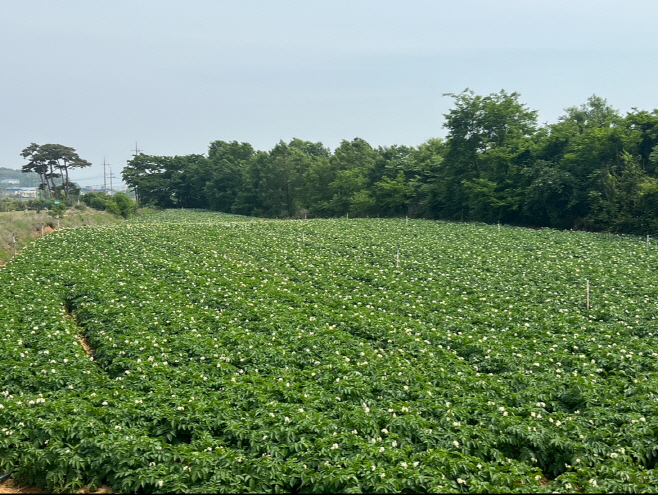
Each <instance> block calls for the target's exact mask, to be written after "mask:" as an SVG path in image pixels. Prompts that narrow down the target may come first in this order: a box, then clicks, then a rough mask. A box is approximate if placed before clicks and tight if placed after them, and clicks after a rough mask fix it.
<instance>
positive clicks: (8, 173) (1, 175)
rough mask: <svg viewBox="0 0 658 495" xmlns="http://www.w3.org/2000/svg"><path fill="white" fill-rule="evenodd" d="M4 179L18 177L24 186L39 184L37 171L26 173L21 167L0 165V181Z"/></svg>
mask: <svg viewBox="0 0 658 495" xmlns="http://www.w3.org/2000/svg"><path fill="white" fill-rule="evenodd" d="M4 179H18V180H20V181H21V184H20V185H21V186H22V187H33V186H38V185H39V176H38V175H37V174H35V173H29V174H24V173H23V172H21V170H20V169H15V168H6V167H0V181H2V180H4Z"/></svg>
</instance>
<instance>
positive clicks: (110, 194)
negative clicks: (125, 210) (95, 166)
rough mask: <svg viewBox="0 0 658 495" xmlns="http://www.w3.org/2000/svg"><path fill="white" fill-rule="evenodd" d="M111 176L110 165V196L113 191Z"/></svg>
mask: <svg viewBox="0 0 658 495" xmlns="http://www.w3.org/2000/svg"><path fill="white" fill-rule="evenodd" d="M108 167H109V165H108ZM112 177H113V174H112V167H110V196H112V195H114V192H113V191H112Z"/></svg>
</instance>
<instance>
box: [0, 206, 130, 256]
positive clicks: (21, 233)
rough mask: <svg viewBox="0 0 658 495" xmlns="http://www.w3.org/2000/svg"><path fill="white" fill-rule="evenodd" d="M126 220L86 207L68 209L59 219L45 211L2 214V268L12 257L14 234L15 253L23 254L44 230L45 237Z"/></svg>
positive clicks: (0, 228)
mask: <svg viewBox="0 0 658 495" xmlns="http://www.w3.org/2000/svg"><path fill="white" fill-rule="evenodd" d="M122 221H123V219H122V218H121V217H118V216H116V215H112V214H111V213H108V212H105V211H96V210H94V209H92V208H87V209H85V211H79V210H73V209H71V210H68V211H66V212H64V214H63V215H62V218H61V219H60V220H59V222H58V221H57V219H55V218H53V217H51V216H50V215H48V213H47V212H46V211H45V210H44V211H42V212H41V213H37V212H35V211H28V212H27V213H24V212H22V211H12V212H0V265H2V264H4V263H6V262H7V260H8V259H10V258H12V257H13V254H14V253H13V248H14V245H13V242H14V237H12V234H14V236H15V239H16V251H17V253H20V252H21V251H22V250H23V247H24V246H26V245H28V244H29V243H31V242H32V241H33V240H34V239H36V238H37V237H40V236H41V227H42V226H43V229H44V234H49V233H51V232H52V231H53V230H55V229H57V228H58V227H57V225H58V223H59V227H60V228H62V229H71V228H76V227H81V226H83V225H105V224H112V223H119V222H122Z"/></svg>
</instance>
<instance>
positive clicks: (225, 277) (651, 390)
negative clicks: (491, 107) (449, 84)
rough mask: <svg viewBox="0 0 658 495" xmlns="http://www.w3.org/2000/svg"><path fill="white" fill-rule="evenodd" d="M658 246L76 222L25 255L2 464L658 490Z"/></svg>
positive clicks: (427, 230)
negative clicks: (657, 470)
mask: <svg viewBox="0 0 658 495" xmlns="http://www.w3.org/2000/svg"><path fill="white" fill-rule="evenodd" d="M657 262H658V246H657V245H656V244H655V243H653V242H652V241H650V242H649V243H647V241H646V239H640V238H637V237H632V238H631V237H619V236H612V235H601V234H591V233H585V232H557V231H553V230H530V229H520V228H506V227H502V228H500V229H499V228H498V227H497V226H495V225H484V224H452V223H444V222H431V221H425V220H409V221H408V222H407V221H405V220H404V219H392V220H391V219H389V220H384V219H344V218H343V219H335V220H306V221H302V220H288V221H277V220H254V219H251V218H246V217H235V216H230V215H222V214H215V213H208V212H194V211H188V210H177V211H174V210H170V211H165V212H164V213H162V214H158V215H153V216H150V217H144V218H142V219H138V220H135V221H131V222H127V223H123V224H120V225H112V226H103V227H83V228H79V229H70V230H66V229H65V230H62V231H57V232H55V233H53V234H51V235H49V236H47V237H46V238H44V239H38V240H37V241H35V243H34V244H33V245H32V246H30V247H29V248H27V249H25V251H24V252H23V254H21V255H20V256H19V257H17V258H15V259H14V260H13V261H11V262H9V263H8V264H7V265H6V266H4V267H2V268H0V334H1V335H0V336H1V340H0V475H2V474H4V473H12V476H13V478H14V479H15V480H17V481H21V482H23V483H28V484H32V485H37V486H40V487H42V488H45V489H48V490H76V489H78V488H80V487H81V486H83V485H89V487H90V488H91V489H93V488H94V487H98V486H101V485H103V484H104V485H109V486H111V487H112V488H113V490H114V491H115V492H136V491H137V492H145V493H158V492H180V493H182V492H207V493H225V492H259V493H260V492H295V493H306V492H311V493H312V492H350V493H361V492H388V493H392V492H515V491H516V492H553V491H558V492H640V491H649V492H656V491H658V476H657V475H656V474H655V472H654V468H655V467H656V465H657V464H658V441H657V433H658V338H657V337H658V335H657V334H658V327H657V325H656V317H657V316H658V306H657V304H656V300H657V297H658V272H657V270H656V267H657ZM588 278H589V287H590V308H589V309H587V301H586V297H587V280H588Z"/></svg>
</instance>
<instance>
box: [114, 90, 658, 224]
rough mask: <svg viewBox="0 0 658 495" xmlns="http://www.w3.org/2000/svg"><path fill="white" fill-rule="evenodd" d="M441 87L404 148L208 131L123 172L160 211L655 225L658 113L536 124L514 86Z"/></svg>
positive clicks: (583, 109)
mask: <svg viewBox="0 0 658 495" xmlns="http://www.w3.org/2000/svg"><path fill="white" fill-rule="evenodd" d="M449 96H451V97H452V98H453V107H452V108H451V109H450V110H449V111H448V113H447V114H445V123H444V127H445V129H446V130H447V135H446V137H445V139H439V138H433V139H429V140H428V141H426V142H424V143H422V144H420V145H419V146H415V147H412V146H398V145H393V146H384V147H381V146H380V147H378V148H374V147H372V146H371V145H369V144H368V143H367V142H366V141H364V140H363V139H360V138H356V139H353V140H351V141H347V140H344V141H342V142H341V144H340V146H338V148H336V149H335V150H333V152H332V151H331V150H330V149H329V148H327V147H325V146H324V145H323V144H322V143H313V142H309V141H303V140H301V139H296V138H295V139H293V140H292V141H290V142H289V143H285V142H283V141H280V142H279V143H278V144H276V145H275V146H274V148H272V149H271V150H270V151H257V150H255V149H254V148H253V147H252V146H251V145H250V144H249V143H238V142H236V141H233V142H225V141H214V142H212V143H211V144H210V146H209V149H208V153H207V154H206V155H202V154H193V155H187V156H174V157H168V156H154V155H146V154H138V155H136V156H135V157H134V158H133V159H131V160H130V161H129V162H128V164H127V166H126V168H125V169H124V170H123V172H122V175H123V179H124V181H125V182H126V184H128V185H129V187H131V188H132V189H133V190H134V191H135V194H136V196H137V198H138V201H139V202H140V203H141V204H144V205H147V204H151V205H156V206H160V207H166V208H171V207H184V208H206V209H211V210H216V211H222V212H230V213H237V214H242V215H255V216H265V217H287V218H289V217H294V216H306V215H308V216H309V217H336V216H344V215H348V214H349V215H350V216H363V217H365V216H370V217H373V216H382V217H390V216H404V215H409V216H410V217H420V218H431V219H443V220H456V221H483V222H490V223H495V222H501V223H506V224H516V225H527V226H536V227H553V228H560V229H586V230H596V231H610V232H619V233H634V234H645V233H651V234H653V233H655V232H656V231H658V177H657V167H658V110H653V111H651V112H649V111H645V110H638V109H633V110H632V111H631V112H628V113H627V114H626V115H621V114H620V112H619V111H617V110H615V109H614V108H612V107H611V106H610V105H609V104H608V102H607V101H606V100H605V99H603V98H601V97H598V96H596V95H594V96H592V97H590V98H589V99H588V100H587V102H586V103H585V104H583V105H580V106H574V107H569V108H566V109H565V113H564V115H563V116H562V117H560V118H559V119H558V120H557V122H556V123H553V124H544V125H539V123H538V121H537V112H536V111H534V110H531V109H529V108H528V107H527V105H525V104H523V103H522V102H521V101H520V95H519V94H518V93H507V92H505V91H501V92H499V93H492V94H489V95H486V96H482V95H477V94H475V93H474V92H472V91H470V90H465V91H464V92H462V93H458V94H450V95H449Z"/></svg>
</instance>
